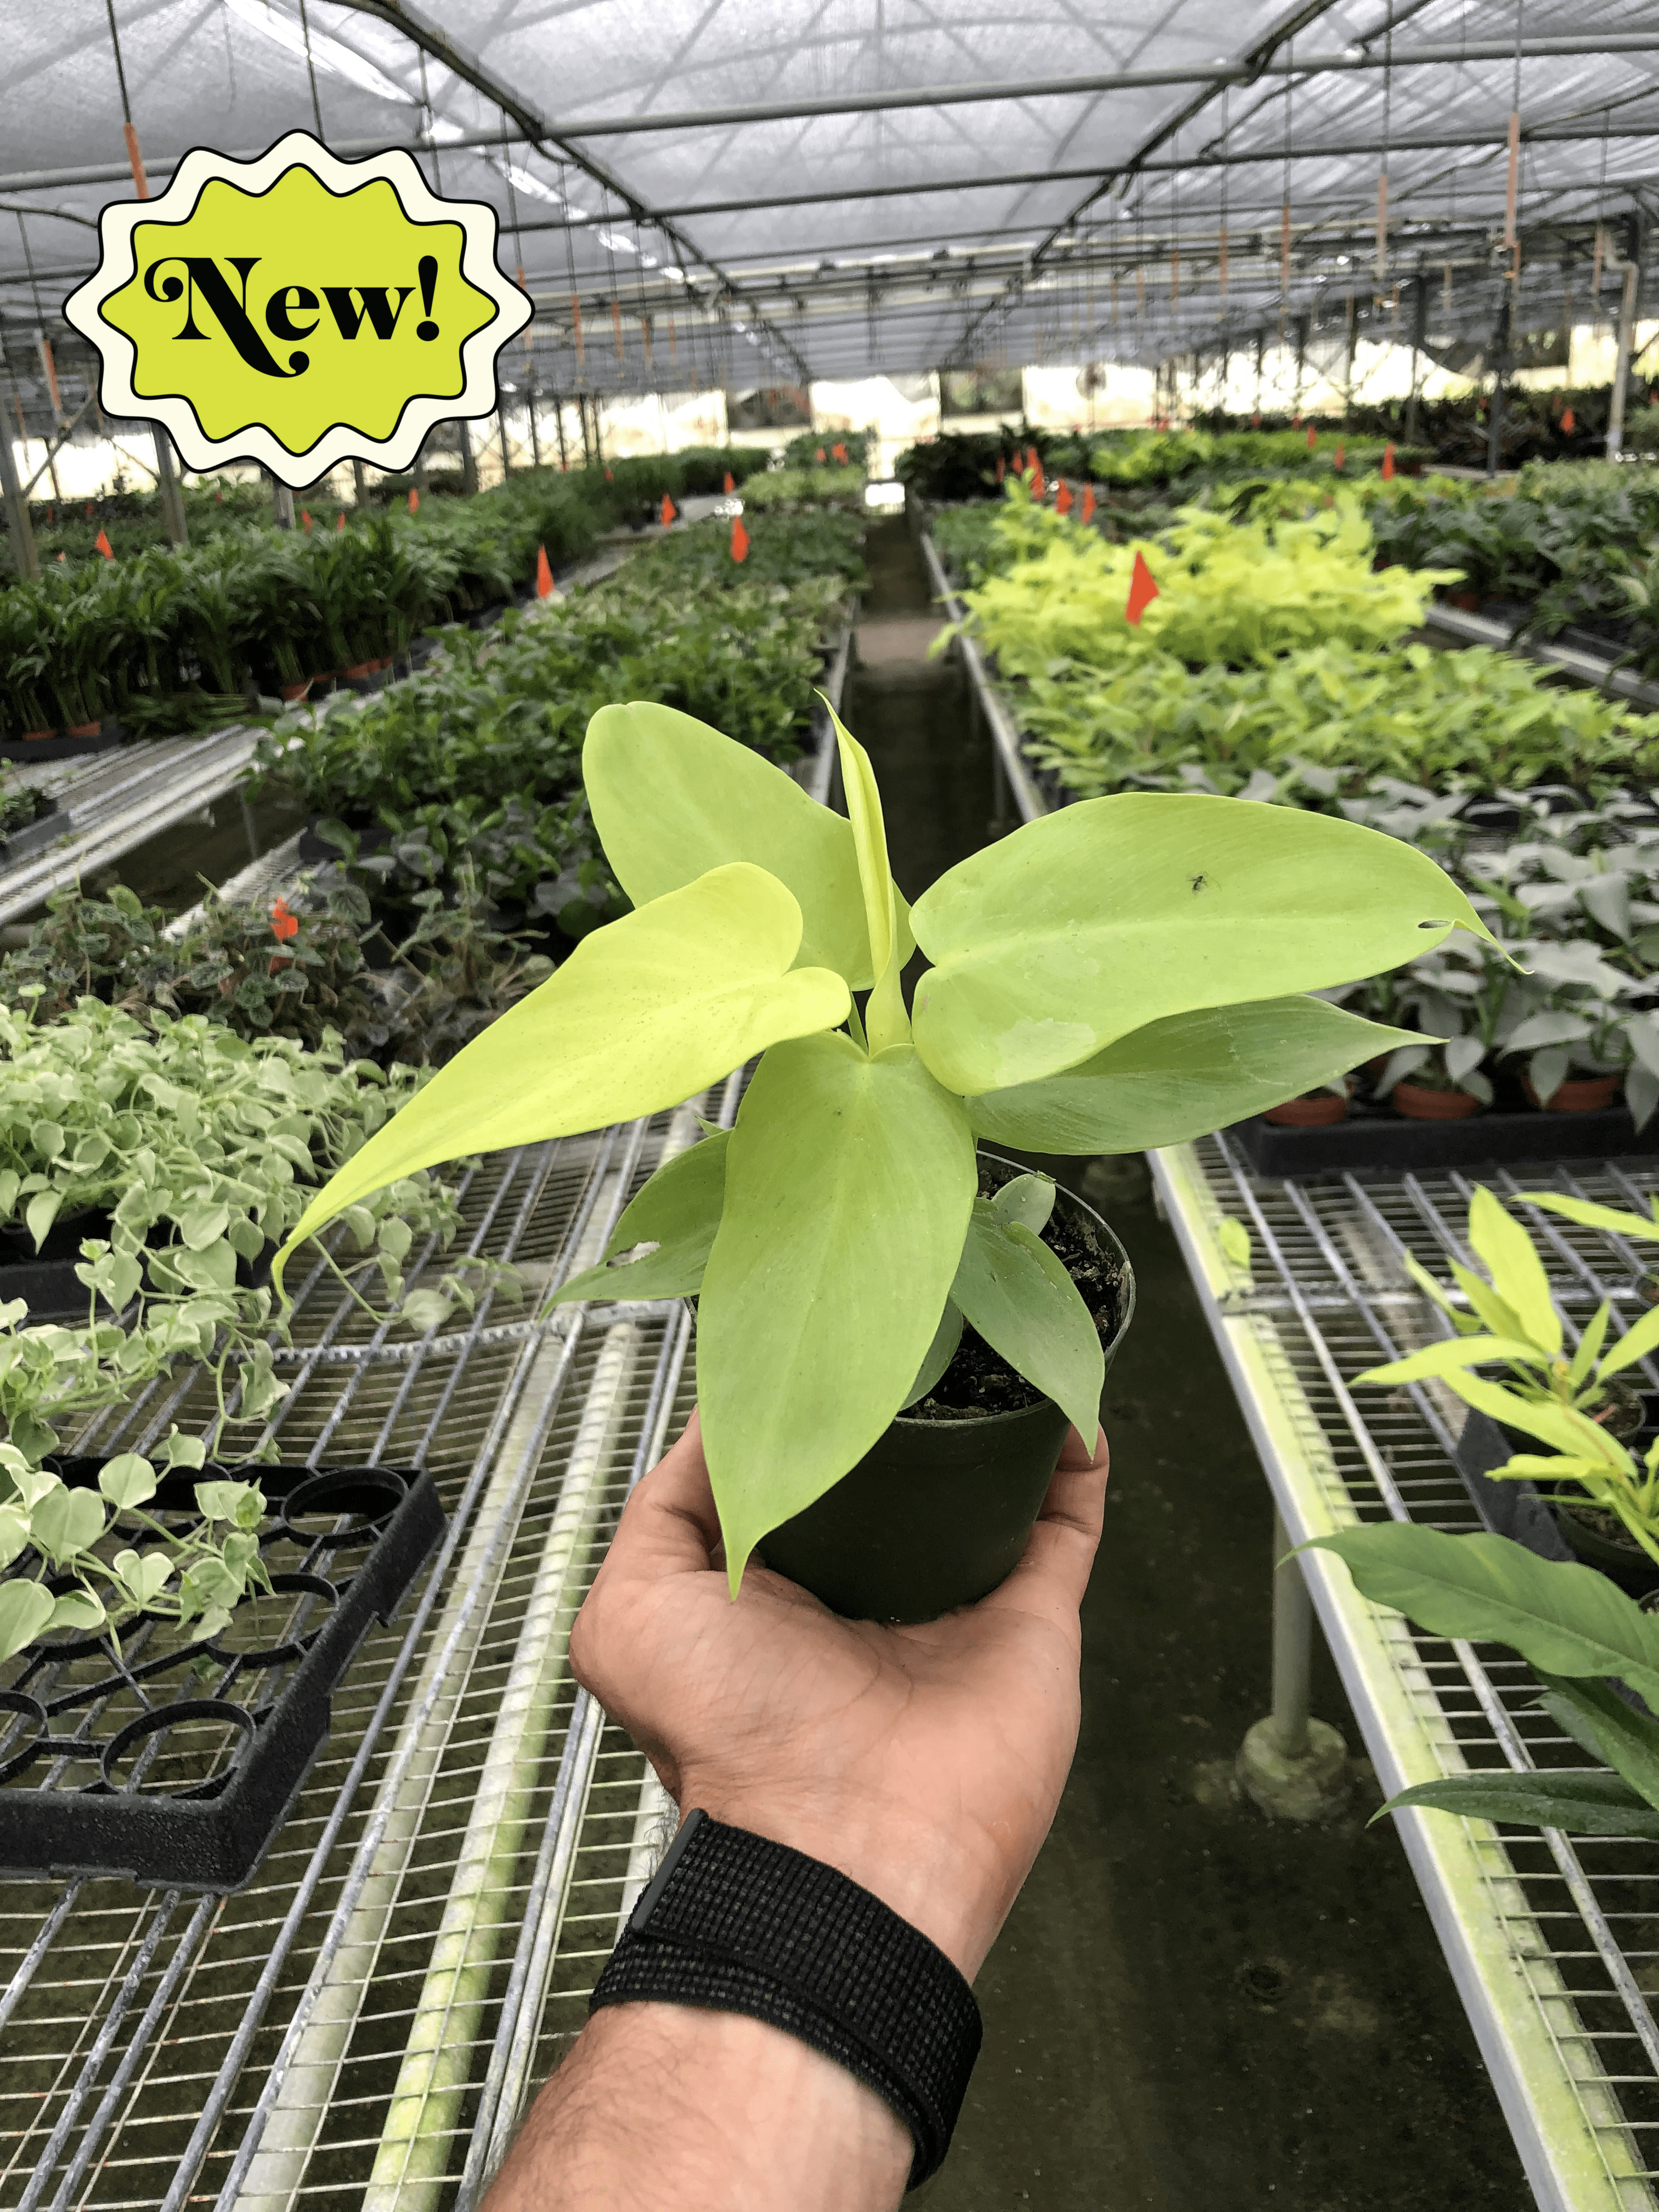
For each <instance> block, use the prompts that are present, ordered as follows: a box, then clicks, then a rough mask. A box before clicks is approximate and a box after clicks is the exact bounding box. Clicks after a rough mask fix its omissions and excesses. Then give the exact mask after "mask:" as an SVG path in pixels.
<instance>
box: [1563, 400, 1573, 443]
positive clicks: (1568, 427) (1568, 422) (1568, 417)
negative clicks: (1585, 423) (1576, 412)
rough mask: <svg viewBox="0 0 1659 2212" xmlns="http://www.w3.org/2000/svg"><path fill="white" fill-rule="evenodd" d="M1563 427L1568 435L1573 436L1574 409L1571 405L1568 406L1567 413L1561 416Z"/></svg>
mask: <svg viewBox="0 0 1659 2212" xmlns="http://www.w3.org/2000/svg"><path fill="white" fill-rule="evenodd" d="M1561 428H1563V429H1564V430H1565V432H1566V434H1567V435H1568V437H1571V435H1572V432H1573V420H1572V410H1571V407H1569V408H1568V410H1567V411H1566V413H1565V415H1564V416H1562V417H1561Z"/></svg>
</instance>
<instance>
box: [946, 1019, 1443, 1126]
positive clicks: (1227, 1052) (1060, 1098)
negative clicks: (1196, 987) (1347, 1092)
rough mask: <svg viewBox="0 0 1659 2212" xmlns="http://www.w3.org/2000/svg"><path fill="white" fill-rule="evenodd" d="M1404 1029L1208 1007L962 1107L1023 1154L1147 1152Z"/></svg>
mask: <svg viewBox="0 0 1659 2212" xmlns="http://www.w3.org/2000/svg"><path fill="white" fill-rule="evenodd" d="M1407 1034H1408V1032H1407V1031H1406V1030H1395V1029H1389V1028H1386V1027H1385V1026H1384V1025H1383V1024H1382V1023H1380V1022H1368V1021H1364V1020H1363V1019H1362V1018H1361V1017H1360V1016H1359V1015H1358V1014H1350V1013H1347V1012H1345V1011H1344V1009H1343V1008H1342V1007H1340V1006H1331V1005H1330V1004H1329V1003H1328V1001H1327V1000H1323V999H1309V998H1288V999H1263V1000H1258V1001H1256V1002H1255V1004H1253V1005H1249V1006H1208V1007H1204V1008H1202V1009H1200V1011H1198V1012H1193V1013H1185V1014H1172V1015H1170V1016H1169V1017H1167V1018H1165V1019H1164V1020H1163V1021H1157V1022H1149V1023H1148V1024H1146V1027H1145V1028H1144V1029H1138V1030H1132V1031H1131V1032H1130V1034H1129V1035H1128V1036H1125V1037H1120V1038H1119V1039H1118V1040H1117V1042H1116V1043H1115V1044H1110V1045H1108V1046H1107V1048H1106V1049H1105V1051H1104V1052H1101V1053H1097V1054H1094V1056H1093V1057H1092V1058H1091V1059H1089V1060H1083V1061H1082V1062H1080V1063H1079V1066H1076V1067H1068V1068H1066V1069H1065V1070H1064V1071H1063V1072H1062V1073H1060V1074H1059V1075H1053V1076H1049V1077H1048V1079H1046V1080H1044V1081H1042V1082H1041V1083H1024V1084H1018V1085H1014V1086H1013V1087H1012V1088H1011V1089H1008V1090H1006V1091H986V1092H984V1093H982V1094H981V1096H979V1097H975V1098H972V1099H970V1100H969V1106H968V1112H969V1118H970V1119H971V1121H972V1122H973V1124H974V1127H975V1130H976V1131H977V1132H978V1133H979V1134H980V1135H981V1136H982V1137H989V1138H991V1139H993V1140H994V1142H996V1143H999V1144H1005V1145H1018V1146H1023V1147H1024V1148H1025V1149H1027V1150H1030V1151H1032V1152H1155V1151H1156V1150H1158V1147H1159V1146H1163V1145H1182V1144H1185V1143H1187V1141H1188V1139H1190V1138H1193V1137H1206V1136H1208V1135H1209V1134H1210V1133H1211V1131H1212V1130H1214V1129H1220V1128H1225V1127H1226V1126H1227V1124H1228V1123H1229V1122H1231V1121H1243V1120H1244V1119H1245V1118H1246V1117H1247V1116H1248V1115H1251V1114H1261V1113H1265V1112H1266V1111H1267V1108H1268V1107H1269V1106H1277V1105H1279V1104H1281V1103H1283V1102H1284V1100H1285V1099H1286V1098H1296V1097H1300V1096H1301V1094H1302V1093H1303V1092H1304V1091H1316V1090H1317V1089H1318V1088H1319V1086H1320V1085H1321V1084H1322V1083H1329V1082H1331V1081H1332V1080H1333V1079H1334V1078H1335V1077H1337V1076H1339V1075H1345V1074H1346V1073H1347V1071H1348V1070H1349V1069H1350V1068H1351V1067H1357V1066H1358V1065H1359V1063H1360V1061H1361V1060H1370V1059H1372V1058H1373V1057H1375V1055H1376V1054H1378V1053H1383V1052H1389V1051H1391V1050H1392V1049H1393V1048H1394V1047H1395V1045H1396V1044H1398V1043H1399V1042H1401V1038H1403V1037H1405V1036H1407ZM1413 1034H1414V1033H1413Z"/></svg>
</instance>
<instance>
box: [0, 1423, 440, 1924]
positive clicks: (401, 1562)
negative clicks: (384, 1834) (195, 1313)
mask: <svg viewBox="0 0 1659 2212" xmlns="http://www.w3.org/2000/svg"><path fill="white" fill-rule="evenodd" d="M52 1464H53V1465H55V1466H56V1468H57V1469H58V1472H59V1473H60V1474H62V1476H63V1478H64V1481H65V1482H68V1483H70V1484H71V1485H85V1486H92V1485H94V1484H95V1483H96V1481H97V1479H98V1472H99V1469H100V1467H101V1466H102V1464H103V1462H102V1461H101V1460H96V1459H61V1460H58V1461H56V1462H52ZM226 1473H229V1474H232V1475H233V1476H238V1477H241V1478H244V1479H246V1480H257V1481H258V1483H259V1484H260V1486H262V1488H263V1489H264V1493H265V1497H266V1499H267V1501H268V1503H269V1505H270V1511H269V1513H268V1514H267V1516H266V1519H265V1521H264V1523H263V1524H262V1525H261V1528H260V1532H259V1542H260V1551H261V1554H262V1556H263V1557H264V1560H265V1563H266V1565H267V1566H268V1567H269V1568H270V1572H271V1575H272V1577H273V1579H274V1580H275V1582H276V1589H275V1591H274V1592H273V1593H272V1594H270V1595H265V1596H264V1597H262V1598H260V1599H259V1600H258V1605H257V1608H256V1607H255V1605H254V1603H253V1601H244V1603H243V1604H242V1605H240V1606H239V1607H237V1609H236V1617H235V1619H234V1620H233V1622H232V1624H231V1626H229V1627H228V1629H226V1630H225V1631H224V1632H223V1633H222V1636H221V1637H219V1638H215V1639H214V1640H213V1641H212V1642H211V1643H209V1644H186V1643H185V1642H184V1640H183V1639H182V1638H180V1636H179V1632H178V1631H177V1630H176V1629H173V1630H170V1629H168V1628H167V1626H166V1624H165V1623H162V1622H160V1621H155V1620H150V1619H149V1618H148V1617H144V1618H143V1619H141V1620H139V1621H138V1622H137V1624H135V1625H133V1626H131V1627H130V1628H129V1629H128V1631H127V1632H126V1633H125V1636H124V1638H123V1640H122V1656H121V1661H120V1662H119V1663H117V1662H116V1660H115V1658H114V1656H113V1654H112V1651H111V1650H110V1646H109V1643H108V1639H107V1638H94V1637H86V1636H79V1637H76V1636H70V1637H65V1638H58V1639H55V1640H54V1639H43V1641H42V1642H41V1643H40V1644H32V1645H30V1646H29V1647H28V1649H27V1650H26V1651H23V1652H21V1653H19V1654H18V1656H17V1657H16V1658H15V1659H14V1660H12V1661H11V1662H9V1664H8V1665H7V1666H6V1668H4V1670H3V1674H4V1687H3V1688H0V1875H5V1876H9V1877H11V1878H13V1879H23V1880H27V1879H40V1878H43V1877H49V1876H50V1877H58V1876H64V1875H127V1876H129V1877H130V1878H131V1880H133V1881H138V1882H143V1883H146V1884H152V1885H155V1886H158V1887H160V1886H165V1887H168V1888H173V1889H190V1890H209V1891H214V1892H224V1891H230V1890H235V1889H240V1887H242V1886H243V1885H244V1884H245V1883H246V1881H248V1880H249V1879H250V1878H251V1877H252V1874H253V1873H254V1870H255V1869H256V1868H257V1867H258V1864H259V1862H260V1860H261V1859H262V1858H263V1857H264V1853H265V1851H266V1850H267V1849H268V1847H269V1845H270V1841H271V1838H272V1837H273V1836H274V1835H275V1834H276V1831H277V1829H278V1828H279V1827H280V1826H282V1823H283V1820H284V1818H285V1817H286V1815H287V1814H288V1811H289V1807H290V1806H291V1805H292V1803H293V1802H294V1800H295V1796H297V1794H298V1792H299V1790H300V1788H301V1784H303V1783H304V1781H305V1778H306V1776H307V1773H308V1772H309V1771H310V1769H311V1765H312V1762H313V1759H315V1758H316V1756H317V1753H318V1752H319V1750H320V1749H321V1747H322V1745H323V1742H324V1740H325V1737H326V1736H327V1735H328V1729H329V1719H330V1707H331V1692H332V1691H333V1689H334V1688H335V1686H336V1685H337V1683H338V1682H339V1680H340V1679H341V1677H342V1676H343V1674H344V1673H345V1671H346V1669H347V1668H348V1667H349V1665H350V1663H351V1660H352V1656H353V1655H354V1653H355V1652H356V1649H357V1646H358V1644H360V1643H361V1642H362V1639H363V1637H364V1636H365V1634H366V1633H367V1632H368V1627H369V1625H370V1623H371V1622H372V1621H374V1620H382V1621H389V1620H391V1619H392V1615H393V1613H395V1611H396V1609H397V1607H398V1603H399V1601H401V1599H402V1598H403V1595H404V1592H405V1591H406V1590H407V1589H408V1588H409V1585H410V1582H411V1581H412V1580H413V1578H414V1577H415V1574H416V1571H417V1570H418V1568H419V1567H420V1565H421V1564H422V1561H423V1560H424V1559H426V1557H427V1556H428V1553H430V1551H431V1550H432V1547H433V1546H434V1545H435V1543H436V1542H437V1541H438V1538H439V1536H440V1534H441V1532H442V1530H443V1528H444V1516H443V1512H442V1510H441V1507H440V1505H439V1504H438V1497H437V1492H436V1491H435V1489H434V1487H433V1485H432V1480H431V1478H430V1476H429V1475H427V1474H423V1473H421V1472H419V1471H416V1470H413V1469H410V1468H362V1467H342V1468H322V1469H313V1468H304V1467H260V1468H236V1469H229V1470H226V1469H222V1468H211V1467H210V1468H208V1469H207V1470H205V1472H204V1474H190V1475H188V1476H187V1477H183V1478H178V1477H175V1478H172V1479H169V1480H168V1481H167V1482H166V1483H165V1484H164V1485H163V1486H162V1488H161V1492H159V1493H158V1495H157V1497H156V1498H155V1499H154V1500H153V1501H152V1502H151V1504H150V1505H149V1507H148V1508H147V1509H146V1510H149V1512H151V1513H154V1514H155V1515H156V1516H158V1517H161V1518H167V1519H169V1520H171V1519H172V1518H173V1516H177V1518H178V1519H179V1521H187V1520H190V1519H193V1518H194V1517H195V1502H194V1497H193V1488H194V1486H195V1484H196V1483H197V1482H199V1481H203V1480H211V1479H212V1478H213V1477H215V1476H216V1475H222V1474H226ZM341 1522H345V1523H346V1524H347V1525H345V1526H344V1527H341V1526H340V1525H339V1524H340V1523H341ZM296 1523H298V1524H300V1525H299V1526H298V1527H297V1528H296V1526H295V1524H296ZM131 1540H132V1541H137V1543H138V1544H139V1546H140V1547H141V1548H142V1544H143V1534H142V1532H141V1531H139V1530H138V1529H137V1528H134V1529H133V1530H132V1532H131ZM319 1609H320V1613H319ZM198 1669H200V1670H201V1671H199V1672H198ZM209 1670H210V1671H209ZM181 1727H183V1728H187V1729H197V1730H202V1731H204V1732H206V1735H207V1738H208V1741H206V1742H205V1744H203V1745H198V1747H197V1748H196V1749H195V1750H194V1751H191V1750H190V1749H189V1748H188V1747H186V1750H185V1753H179V1751H178V1750H177V1747H176V1746H175V1747H169V1746H168V1745H167V1735H168V1733H169V1731H171V1730H173V1729H178V1728H181ZM214 1736H216V1737H217V1738H218V1739H219V1740H218V1741H216V1742H215V1741H212V1738H213V1737H214ZM169 1759H172V1761H173V1764H172V1765H169V1764H168V1761H169ZM194 1769H199V1770H200V1771H192V1770H194Z"/></svg>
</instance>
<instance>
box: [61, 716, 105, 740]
mask: <svg viewBox="0 0 1659 2212" xmlns="http://www.w3.org/2000/svg"><path fill="white" fill-rule="evenodd" d="M102 727H103V723H102V721H101V720H98V721H91V722H74V723H71V724H70V727H69V728H68V729H67V730H65V731H64V736H65V737H66V738H95V737H96V736H97V734H98V732H99V731H100V729H102Z"/></svg>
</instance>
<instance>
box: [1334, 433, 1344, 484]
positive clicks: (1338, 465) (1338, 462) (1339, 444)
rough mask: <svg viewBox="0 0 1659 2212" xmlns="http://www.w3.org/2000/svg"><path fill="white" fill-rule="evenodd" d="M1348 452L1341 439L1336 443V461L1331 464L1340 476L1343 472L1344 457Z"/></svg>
mask: <svg viewBox="0 0 1659 2212" xmlns="http://www.w3.org/2000/svg"><path fill="white" fill-rule="evenodd" d="M1346 451H1347V448H1346V447H1345V446H1344V444H1343V443H1342V441H1341V439H1340V438H1339V439H1338V440H1337V441H1336V459H1335V460H1334V462H1333V463H1332V464H1331V465H1332V467H1333V468H1334V469H1335V471H1337V474H1338V475H1339V476H1340V474H1341V472H1342V456H1343V454H1344V453H1346Z"/></svg>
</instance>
